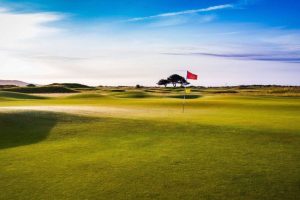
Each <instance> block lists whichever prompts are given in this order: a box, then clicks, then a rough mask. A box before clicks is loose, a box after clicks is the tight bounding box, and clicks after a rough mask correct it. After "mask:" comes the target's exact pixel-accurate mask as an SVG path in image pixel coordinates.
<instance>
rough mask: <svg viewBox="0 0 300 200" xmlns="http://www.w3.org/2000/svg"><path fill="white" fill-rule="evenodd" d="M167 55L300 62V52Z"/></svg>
mask: <svg viewBox="0 0 300 200" xmlns="http://www.w3.org/2000/svg"><path fill="white" fill-rule="evenodd" d="M164 54H167V55H185V56H187V55H190V56H210V57H219V58H229V59H239V60H257V61H273V62H287V63H300V55H299V53H297V52H296V53H295V54H291V53H290V52H287V53H272V52H271V53H264V54H255V53H202V52H200V53H199V52H190V53H164Z"/></svg>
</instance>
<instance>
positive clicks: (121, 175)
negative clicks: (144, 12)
mask: <svg viewBox="0 0 300 200" xmlns="http://www.w3.org/2000/svg"><path fill="white" fill-rule="evenodd" d="M88 95H89V94H87V96H85V97H87V98H57V99H55V98H51V99H45V100H30V101H28V100H26V101H23V102H22V101H9V102H2V104H0V127H1V131H0V161H1V162H0V176H1V179H0V199H272V200H273V199H275V200H276V199H278V200H281V199H297V198H298V197H299V195H300V193H299V181H300V170H299V169H300V145H299V143H300V134H299V133H300V117H299V113H300V99H299V98H297V97H293V98H292V97H257V96H255V97H254V96H237V95H230V94H226V95H225V96H222V95H215V96H204V97H202V98H197V99H189V100H187V104H186V112H185V113H182V112H181V103H182V100H181V99H176V98H155V97H153V96H155V95H153V96H152V97H151V98H114V97H113V98H97V97H98V95H96V94H95V95H96V97H95V96H93V95H92V96H90V98H89V97H88ZM124 95H127V93H126V94H124ZM3 105H7V106H14V105H15V106H19V105H30V106H34V105H39V106H41V105H45V106H51V105H52V106H53V105H61V106H63V105H68V106H69V105H72V106H79V107H80V106H82V105H84V106H87V105H89V106H93V108H94V109H91V110H92V111H95V113H93V115H90V114H89V113H88V112H82V113H80V112H78V113H77V114H76V115H75V113H74V112H73V114H72V115H71V114H66V113H64V114H63V113H53V112H36V111H26V112H24V111H14V112H9V111H7V110H3V111H1V106H3ZM108 108H110V109H108ZM105 109H108V110H107V112H105ZM112 109H115V112H112ZM97 110H99V113H97V112H96V111H97Z"/></svg>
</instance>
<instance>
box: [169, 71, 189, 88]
mask: <svg viewBox="0 0 300 200" xmlns="http://www.w3.org/2000/svg"><path fill="white" fill-rule="evenodd" d="M167 80H168V81H170V83H172V84H173V86H174V87H176V85H177V84H180V85H181V87H182V86H183V85H188V84H190V83H189V82H187V81H186V80H185V78H183V77H182V76H180V75H178V74H173V75H171V76H170V77H169V78H168V79H167Z"/></svg>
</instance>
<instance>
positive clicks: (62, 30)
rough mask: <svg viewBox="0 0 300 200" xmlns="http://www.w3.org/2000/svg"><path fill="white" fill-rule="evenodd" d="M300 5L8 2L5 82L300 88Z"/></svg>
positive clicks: (3, 27)
mask: <svg viewBox="0 0 300 200" xmlns="http://www.w3.org/2000/svg"><path fill="white" fill-rule="evenodd" d="M299 10H300V1H298V0H276V1H274V0H85V1H82V0H72V1H71V0H0V61H1V62H0V79H2V80H22V81H26V82H30V83H37V84H49V83H53V82H60V83H63V82H78V83H84V84H88V85H95V86H97V85H112V86H119V85H136V84H140V85H145V86H153V85H155V84H156V83H157V82H158V80H159V79H161V78H167V77H168V76H169V75H171V74H174V73H176V74H180V75H182V76H185V74H186V71H187V70H189V71H191V72H193V73H195V74H198V76H199V80H197V81H191V82H192V84H193V85H201V86H229V85H246V84H280V85H300V12H299Z"/></svg>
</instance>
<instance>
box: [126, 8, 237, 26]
mask: <svg viewBox="0 0 300 200" xmlns="http://www.w3.org/2000/svg"><path fill="white" fill-rule="evenodd" d="M229 8H234V5H233V4H224V5H217V6H211V7H208V8H200V9H194V10H183V11H179V12H169V13H161V14H158V15H151V16H146V17H136V18H131V19H128V20H126V21H127V22H136V21H144V20H149V19H155V18H163V17H174V16H179V15H187V14H194V13H203V12H210V11H216V10H223V9H229Z"/></svg>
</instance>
